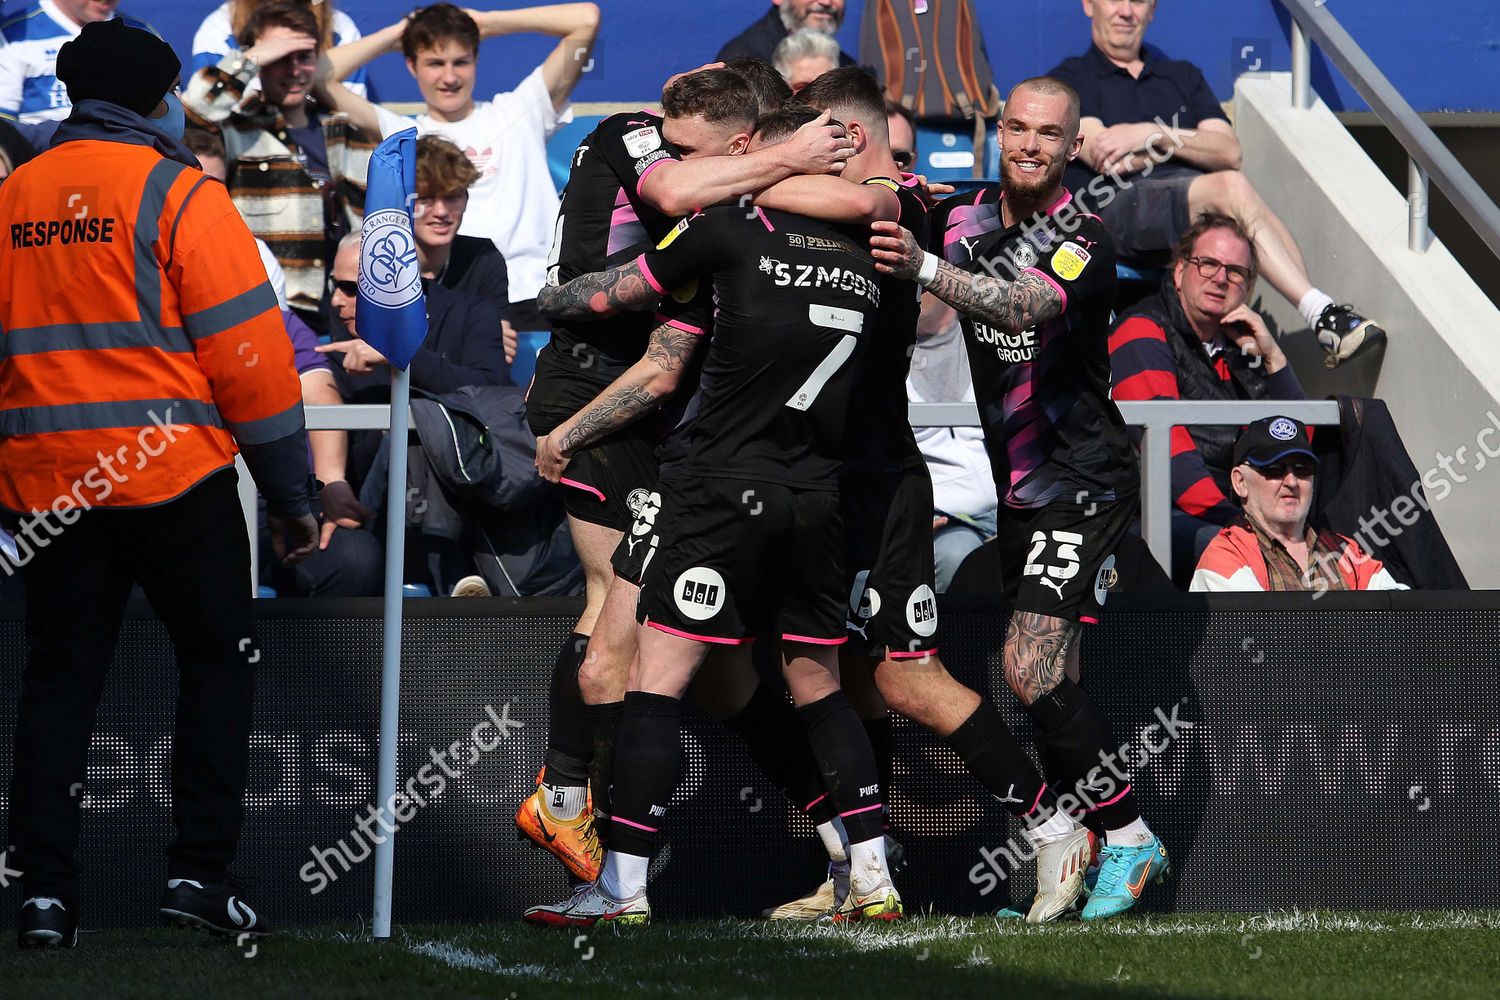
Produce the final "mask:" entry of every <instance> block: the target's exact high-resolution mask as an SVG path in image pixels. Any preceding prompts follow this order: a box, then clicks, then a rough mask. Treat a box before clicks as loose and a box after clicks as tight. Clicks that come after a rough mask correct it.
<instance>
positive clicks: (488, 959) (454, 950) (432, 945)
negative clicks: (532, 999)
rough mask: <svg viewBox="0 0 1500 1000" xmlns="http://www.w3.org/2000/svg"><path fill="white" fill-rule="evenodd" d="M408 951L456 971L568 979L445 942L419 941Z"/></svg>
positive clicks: (545, 969)
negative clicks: (507, 963)
mask: <svg viewBox="0 0 1500 1000" xmlns="http://www.w3.org/2000/svg"><path fill="white" fill-rule="evenodd" d="M407 950H408V951H410V952H412V953H413V954H415V955H422V956H424V957H426V958H435V959H437V960H438V961H439V962H442V963H443V964H444V965H448V966H452V967H453V968H455V969H470V970H473V971H476V972H488V973H491V974H492V975H496V976H526V977H529V978H532V979H541V978H544V977H545V978H548V979H550V980H553V981H558V982H560V981H564V980H566V979H567V978H568V977H567V976H566V975H564V974H562V973H560V972H558V971H557V970H554V969H550V968H548V967H547V966H545V965H538V964H536V963H528V964H525V965H506V964H505V963H503V962H501V961H500V958H499V957H498V956H496V955H491V954H489V953H488V952H482V951H470V950H469V949H468V948H460V947H458V946H457V945H452V944H448V943H447V942H445V941H419V942H418V943H416V944H414V945H409V946H408V949H407Z"/></svg>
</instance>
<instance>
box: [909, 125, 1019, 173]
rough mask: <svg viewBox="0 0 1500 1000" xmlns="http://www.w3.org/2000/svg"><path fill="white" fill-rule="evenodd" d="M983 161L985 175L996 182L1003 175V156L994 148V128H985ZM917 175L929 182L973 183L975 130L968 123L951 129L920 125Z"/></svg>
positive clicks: (981, 152) (918, 127)
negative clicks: (965, 181) (1001, 164)
mask: <svg viewBox="0 0 1500 1000" xmlns="http://www.w3.org/2000/svg"><path fill="white" fill-rule="evenodd" d="M979 155H980V156H981V157H982V158H983V167H984V176H985V177H987V178H991V179H996V178H998V177H999V176H1000V154H999V150H998V149H997V148H996V146H995V126H994V125H993V123H991V124H990V125H988V126H987V127H986V129H985V139H984V147H983V148H982V149H981V150H980V151H979ZM913 172H914V173H918V174H923V175H925V176H926V177H927V179H928V180H930V181H950V182H951V181H955V180H966V179H968V180H972V179H973V178H974V129H973V126H972V125H969V124H967V123H965V122H955V123H953V125H952V126H951V127H949V126H944V125H932V124H927V123H919V124H918V125H917V166H916V169H915V170H914V171H913Z"/></svg>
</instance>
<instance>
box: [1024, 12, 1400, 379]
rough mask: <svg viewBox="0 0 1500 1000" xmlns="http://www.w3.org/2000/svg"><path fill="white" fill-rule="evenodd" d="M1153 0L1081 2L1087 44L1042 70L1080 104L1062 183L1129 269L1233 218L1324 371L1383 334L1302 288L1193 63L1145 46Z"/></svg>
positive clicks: (1306, 284)
mask: <svg viewBox="0 0 1500 1000" xmlns="http://www.w3.org/2000/svg"><path fill="white" fill-rule="evenodd" d="M1156 6H1157V5H1156V0H1083V13H1084V14H1085V15H1086V16H1087V17H1088V18H1089V20H1090V21H1091V22H1092V31H1091V36H1092V43H1093V44H1091V45H1090V46H1089V49H1088V51H1087V52H1085V53H1084V54H1083V55H1081V56H1075V57H1074V58H1072V59H1067V60H1064V61H1063V62H1062V64H1061V65H1059V66H1057V67H1056V68H1055V69H1053V70H1052V73H1051V75H1052V76H1055V77H1057V78H1059V79H1061V80H1065V81H1067V82H1068V83H1069V84H1071V85H1072V86H1073V89H1074V90H1076V91H1078V96H1079V98H1080V99H1081V100H1082V102H1083V125H1082V128H1083V134H1084V142H1083V151H1082V152H1081V153H1079V155H1078V159H1077V160H1076V161H1075V162H1074V164H1073V165H1072V166H1070V167H1069V169H1068V178H1067V185H1068V188H1069V189H1070V190H1072V191H1073V192H1074V193H1075V194H1077V195H1079V200H1080V201H1081V202H1083V203H1084V204H1086V205H1088V211H1091V212H1097V213H1098V214H1099V216H1100V218H1102V219H1103V220H1104V224H1105V226H1107V227H1108V228H1109V231H1110V233H1111V234H1112V235H1113V236H1114V237H1115V240H1116V242H1117V244H1118V247H1119V252H1120V257H1121V259H1123V260H1125V261H1127V262H1129V263H1133V264H1137V265H1140V264H1149V265H1152V266H1155V265H1156V264H1158V263H1159V262H1160V261H1161V259H1162V257H1164V256H1165V255H1166V252H1167V250H1168V248H1169V247H1171V246H1172V243H1173V241H1174V240H1176V239H1178V237H1179V236H1180V235H1181V233H1182V232H1183V230H1185V229H1187V228H1188V225H1189V223H1190V221H1191V219H1192V218H1193V217H1194V216H1195V215H1197V214H1198V213H1200V212H1223V213H1226V214H1230V215H1235V216H1238V217H1239V218H1241V219H1244V220H1245V222H1246V224H1247V225H1248V226H1249V228H1250V232H1252V233H1253V234H1254V239H1255V248H1256V251H1257V252H1258V253H1259V254H1260V257H1261V259H1262V261H1263V262H1264V264H1265V272H1266V280H1267V281H1268V282H1269V283H1270V285H1271V287H1273V288H1275V289H1276V290H1277V291H1278V292H1280V293H1281V294H1282V296H1284V297H1285V298H1286V300H1287V301H1288V302H1290V303H1292V305H1294V306H1296V307H1297V311H1298V312H1300V313H1301V314H1302V316H1303V318H1304V319H1305V320H1306V321H1307V325H1308V326H1309V327H1311V328H1312V330H1313V332H1314V333H1316V334H1317V337H1318V342H1319V343H1320V344H1321V345H1322V347H1323V350H1324V352H1325V357H1324V364H1325V365H1326V366H1327V367H1329V368H1334V367H1336V366H1337V365H1339V364H1340V363H1341V362H1343V361H1347V360H1348V359H1349V358H1351V357H1353V356H1354V354H1355V353H1356V352H1358V351H1360V350H1362V349H1364V348H1367V347H1369V346H1370V345H1372V344H1375V343H1378V342H1380V341H1381V340H1383V339H1384V338H1385V331H1384V330H1382V329H1381V328H1380V327H1379V326H1377V325H1376V324H1375V323H1373V322H1371V321H1370V320H1369V319H1367V318H1366V317H1364V316H1361V315H1360V314H1359V313H1357V312H1355V311H1354V309H1353V308H1352V307H1350V306H1347V305H1339V304H1337V303H1335V302H1334V300H1333V298H1332V297H1331V296H1329V295H1328V294H1327V293H1326V292H1324V291H1323V290H1321V289H1319V288H1317V287H1316V286H1314V285H1313V283H1312V279H1311V278H1310V277H1309V275H1308V270H1307V263H1306V262H1305V261H1304V260H1303V259H1302V251H1301V250H1300V249H1298V247H1297V241H1296V240H1295V239H1293V238H1292V233H1291V230H1289V229H1287V227H1286V225H1285V224H1284V223H1283V222H1282V221H1281V220H1280V219H1279V218H1277V217H1276V213H1275V212H1273V211H1271V208H1270V206H1268V205H1267V204H1266V202H1265V199H1263V198H1262V197H1261V196H1260V194H1259V192H1257V191H1256V190H1255V188H1254V187H1253V186H1252V185H1251V184H1250V182H1249V181H1248V180H1246V178H1245V175H1244V174H1243V173H1241V171H1240V161H1241V159H1242V157H1241V150H1240V143H1239V140H1238V139H1237V138H1236V137H1235V134H1234V127H1233V126H1232V125H1230V124H1229V122H1228V120H1227V119H1226V118H1225V116H1224V110H1223V108H1222V107H1220V106H1219V102H1218V99H1217V98H1216V97H1215V96H1214V94H1213V91H1212V90H1210V89H1209V87H1208V84H1207V83H1206V82H1205V81H1204V79H1203V72H1202V70H1200V69H1199V68H1198V67H1197V66H1194V65H1193V64H1192V63H1190V62H1185V61H1183V60H1179V59H1168V58H1167V57H1166V56H1164V55H1162V53H1161V52H1160V51H1159V50H1156V49H1154V48H1147V47H1146V46H1145V45H1144V39H1145V36H1146V28H1147V26H1148V25H1150V24H1151V21H1152V18H1153V17H1155V15H1156ZM1179 9H1180V8H1179ZM1168 129H1170V131H1168ZM1085 189H1087V190H1086V192H1085Z"/></svg>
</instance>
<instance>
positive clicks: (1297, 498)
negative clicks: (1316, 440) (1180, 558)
mask: <svg viewBox="0 0 1500 1000" xmlns="http://www.w3.org/2000/svg"><path fill="white" fill-rule="evenodd" d="M1317 468H1318V457H1317V455H1315V454H1314V453H1313V450H1312V439H1311V438H1310V437H1309V436H1308V433H1307V426H1306V425H1305V424H1303V423H1302V422H1301V421H1300V420H1293V419H1292V418H1290V417H1267V418H1266V419H1264V420H1257V421H1256V422H1255V423H1253V424H1251V425H1250V426H1249V427H1247V428H1245V431H1244V433H1243V434H1241V435H1240V437H1239V440H1238V441H1236V442H1235V446H1234V468H1233V469H1231V470H1230V473H1229V476H1230V484H1231V486H1232V487H1233V489H1234V496H1235V499H1236V500H1238V501H1239V502H1240V504H1241V505H1243V507H1244V515H1243V517H1241V518H1240V519H1238V521H1237V523H1235V524H1232V525H1230V526H1229V527H1227V528H1225V529H1224V530H1223V531H1221V532H1220V533H1219V534H1218V536H1217V537H1215V538H1214V540H1213V541H1212V542H1211V543H1210V544H1209V546H1208V549H1207V550H1206V551H1205V552H1204V553H1203V559H1202V560H1201V561H1200V562H1199V563H1198V570H1197V572H1196V573H1194V574H1193V584H1192V589H1193V590H1206V591H1220V592H1224V591H1255V590H1311V591H1314V592H1315V593H1317V594H1321V593H1324V592H1326V591H1329V590H1407V589H1408V588H1407V587H1406V585H1405V584H1402V583H1398V582H1396V579H1395V578H1394V577H1392V576H1391V574H1390V571H1389V570H1387V569H1386V568H1385V567H1384V566H1383V565H1381V562H1380V560H1379V559H1376V558H1374V557H1372V556H1369V555H1366V554H1365V552H1364V550H1363V549H1361V548H1360V547H1359V543H1358V542H1356V541H1355V540H1353V539H1351V538H1346V537H1344V536H1343V535H1337V534H1334V533H1333V532H1331V531H1320V530H1318V529H1316V528H1314V527H1313V526H1312V525H1310V524H1308V514H1309V512H1310V511H1311V510H1312V499H1313V485H1314V481H1313V477H1314V474H1315V473H1316V472H1317Z"/></svg>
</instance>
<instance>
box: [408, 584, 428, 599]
mask: <svg viewBox="0 0 1500 1000" xmlns="http://www.w3.org/2000/svg"><path fill="white" fill-rule="evenodd" d="M401 596H402V597H431V596H432V588H431V587H429V586H427V584H425V583H403V584H402V585H401Z"/></svg>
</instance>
